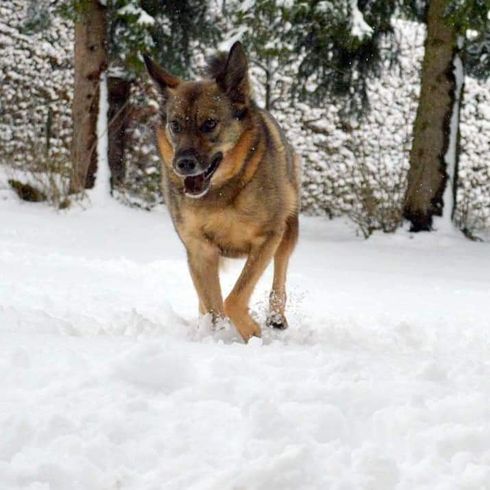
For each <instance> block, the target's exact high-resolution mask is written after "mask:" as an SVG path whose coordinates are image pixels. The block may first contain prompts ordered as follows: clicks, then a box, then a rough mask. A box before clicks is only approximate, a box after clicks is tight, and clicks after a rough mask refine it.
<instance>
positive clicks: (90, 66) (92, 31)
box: [70, 0, 108, 192]
mask: <svg viewBox="0 0 490 490" xmlns="http://www.w3.org/2000/svg"><path fill="white" fill-rule="evenodd" d="M76 7H77V16H76V21H75V85H74V93H73V106H72V113H73V142H72V164H73V171H72V177H71V182H70V191H71V192H80V191H83V190H84V189H89V188H91V187H93V185H94V182H95V173H96V170H97V152H96V146H97V120H98V116H99V86H100V77H101V74H102V73H103V72H104V71H105V70H106V69H107V66H108V55H107V17H106V11H107V9H106V7H105V6H104V5H102V4H101V3H100V2H98V1H97V0H81V1H80V2H78V3H77V5H76Z"/></svg>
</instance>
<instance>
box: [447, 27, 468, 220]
mask: <svg viewBox="0 0 490 490" xmlns="http://www.w3.org/2000/svg"><path fill="white" fill-rule="evenodd" d="M463 42H464V38H463V37H462V36H459V37H458V41H457V43H458V48H459V49H461V48H462V47H463ZM453 73H454V79H455V87H454V103H453V111H452V113H451V120H450V123H449V144H448V148H447V151H446V154H445V155H444V161H445V162H446V173H447V183H446V188H445V189H444V195H443V203H444V207H443V211H442V226H445V227H448V226H452V218H453V213H454V178H455V173H456V158H457V145H458V134H459V130H458V128H459V112H460V104H461V95H462V93H463V85H464V67H463V61H462V59H461V56H460V55H459V54H458V53H456V54H455V55H454V59H453Z"/></svg>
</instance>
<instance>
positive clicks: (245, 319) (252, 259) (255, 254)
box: [225, 233, 282, 341]
mask: <svg viewBox="0 0 490 490" xmlns="http://www.w3.org/2000/svg"><path fill="white" fill-rule="evenodd" d="M281 236H282V233H271V234H269V235H268V236H267V237H266V238H265V239H262V240H261V242H259V243H257V244H256V245H254V246H252V248H251V250H250V253H249V255H248V258H247V261H246V263H245V266H244V268H243V270H242V272H241V274H240V277H239V278H238V281H237V282H236V284H235V286H234V287H233V289H232V291H231V293H230V294H229V296H228V297H227V298H226V301H225V313H226V315H227V316H228V317H229V318H230V320H231V321H232V322H233V324H234V325H235V327H236V328H237V330H238V332H239V333H240V335H241V336H242V337H243V340H245V341H248V340H249V339H250V337H253V336H256V337H260V327H259V326H258V325H257V323H256V322H255V321H254V320H253V319H252V317H251V316H250V314H249V313H248V302H249V301H250V297H251V296H252V293H253V290H254V288H255V285H256V284H257V282H258V280H259V279H260V276H261V275H262V274H263V272H264V271H265V269H266V268H267V265H268V264H269V262H270V261H271V259H272V257H273V256H274V253H275V252H276V249H277V247H278V245H279V242H280V240H281Z"/></svg>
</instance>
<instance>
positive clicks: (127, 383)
mask: <svg viewBox="0 0 490 490" xmlns="http://www.w3.org/2000/svg"><path fill="white" fill-rule="evenodd" d="M301 225H302V226H301V227H302V229H301V238H300V242H299V246H298V249H297V251H296V253H295V256H294V259H293V261H292V265H291V271H290V275H289V284H290V305H289V311H290V314H289V321H290V328H289V330H287V331H285V332H276V331H269V330H265V331H264V335H263V339H262V340H258V339H256V340H254V341H252V342H251V343H250V344H249V345H244V344H243V343H241V342H240V341H239V338H238V336H237V335H236V334H234V332H232V331H220V332H214V333H213V332H211V331H209V329H207V328H206V327H205V326H202V327H201V328H200V329H198V328H197V301H196V298H195V295H194V291H193V288H192V285H191V281H190V278H189V275H188V273H187V268H186V262H185V257H184V253H183V248H182V246H181V244H180V243H179V241H178V239H177V237H176V235H175V233H174V231H173V229H172V226H171V224H170V221H169V218H168V215H167V213H166V212H165V210H164V209H162V210H159V211H154V212H152V213H147V212H143V211H137V210H133V209H128V208H124V207H122V206H120V205H118V204H116V203H106V204H100V205H98V206H94V207H90V208H88V209H86V210H81V209H75V210H71V211H68V212H63V213H56V212H54V211H53V210H52V209H49V208H47V207H45V206H43V205H31V204H25V203H19V202H17V201H16V200H14V199H13V197H12V195H11V194H10V193H9V192H7V191H3V192H2V193H0V372H1V375H0V489H2V490H17V489H23V490H27V489H29V490H143V489H144V490H150V489H151V490H162V489H172V490H177V489H183V490H184V489H185V490H194V489H195V490H211V489H213V490H215V489H216V490H217V489H219V490H228V489H230V490H232V489H233V490H317V489H318V490H325V489H327V490H330V489H332V490H334V489H335V490H341V489H342V490H358V489H363V490H364V489H366V490H367V489H372V490H383V489H386V490H392V489H396V490H414V489H417V490H418V489H427V490H429V489H430V490H442V489H448V490H449V489H451V490H453V489H454V490H456V489H457V490H460V489H471V490H486V489H489V488H490V483H489V482H490V329H489V324H490V273H489V272H490V253H489V252H490V248H489V245H488V244H485V243H474V242H469V241H467V240H465V239H463V238H460V237H459V236H457V235H455V234H430V235H429V234H427V235H417V236H415V237H413V238H412V237H410V236H409V235H408V234H406V233H404V232H400V233H398V234H396V235H393V236H382V235H376V236H374V237H372V238H371V239H370V240H369V241H364V240H362V239H360V238H356V237H355V236H354V235H353V233H352V231H351V230H350V229H349V228H348V227H346V226H345V225H343V224H342V223H339V222H329V221H326V220H323V219H320V218H308V219H303V220H302V223H301ZM238 270H239V264H237V263H231V264H230V265H228V267H227V268H226V270H225V271H224V286H225V288H226V289H229V288H230V286H231V284H232V282H233V279H234V277H236V274H237V272H238ZM270 279H271V273H270V271H268V274H267V276H266V277H265V278H264V280H263V281H262V282H261V284H260V287H259V288H258V290H257V294H256V295H255V297H254V300H253V303H252V307H253V309H254V310H255V311H256V313H257V315H258V317H259V318H261V319H263V317H264V314H265V311H264V308H265V306H264V305H265V303H266V298H267V294H268V290H267V288H268V285H269V283H270Z"/></svg>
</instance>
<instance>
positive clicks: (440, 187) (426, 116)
mask: <svg viewBox="0 0 490 490" xmlns="http://www.w3.org/2000/svg"><path fill="white" fill-rule="evenodd" d="M447 4H448V2H447V0H431V1H430V3H429V10H428V14H427V38H426V41H425V54H424V61H423V65H422V76H421V88H420V97H419V105H418V109H417V115H416V118H415V123H414V130H413V143H412V149H411V152H410V169H409V172H408V186H407V191H406V194H405V203H404V217H405V218H406V219H407V220H409V221H410V223H411V228H410V230H411V231H429V230H431V229H432V218H433V216H441V215H442V209H443V206H444V203H443V194H444V189H445V187H446V184H447V179H448V176H447V172H446V161H445V155H446V152H447V150H448V147H449V140H450V122H451V116H452V113H453V110H454V109H455V104H454V99H455V87H456V80H455V76H454V73H453V60H454V57H455V55H456V54H457V51H458V46H457V32H456V29H455V28H454V26H451V25H449V24H448V23H447V21H446V19H445V18H444V13H445V10H446V8H447ZM456 109H457V107H456ZM456 129H457V128H456Z"/></svg>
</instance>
